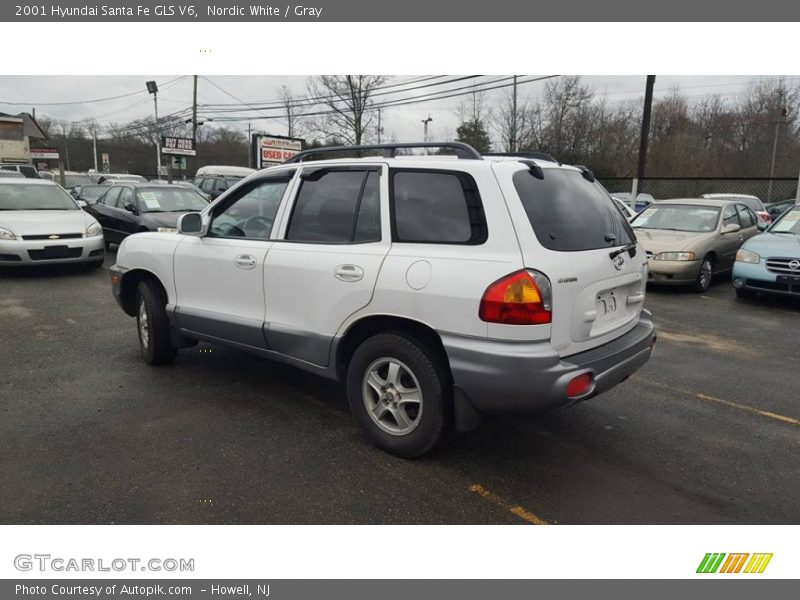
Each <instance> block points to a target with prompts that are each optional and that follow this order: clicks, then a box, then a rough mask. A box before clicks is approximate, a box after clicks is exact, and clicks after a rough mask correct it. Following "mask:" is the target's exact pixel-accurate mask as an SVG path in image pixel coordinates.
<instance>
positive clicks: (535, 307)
mask: <svg viewBox="0 0 800 600" xmlns="http://www.w3.org/2000/svg"><path fill="white" fill-rule="evenodd" d="M550 308H551V306H550V282H549V281H548V280H547V277H545V276H544V275H543V274H542V273H539V272H537V271H525V270H523V271H517V272H516V273H512V274H511V275H507V276H506V277H503V278H502V279H499V280H498V281H495V282H494V283H493V284H492V285H490V286H489V287H488V288H486V291H485V292H484V294H483V298H481V305H480V309H479V311H478V316H480V318H481V320H483V321H486V322H488V323H503V324H506V325H544V324H546V323H550V322H551V319H552V313H551V312H550Z"/></svg>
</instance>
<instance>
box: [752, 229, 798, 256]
mask: <svg viewBox="0 0 800 600" xmlns="http://www.w3.org/2000/svg"><path fill="white" fill-rule="evenodd" d="M743 248H745V249H746V250H750V252H755V253H756V254H759V255H760V256H762V257H764V258H769V257H771V256H774V257H776V258H778V257H780V258H800V235H788V234H780V233H761V234H759V235H757V236H754V237H752V238H750V239H749V240H747V241H746V242H745V243H744V246H743Z"/></svg>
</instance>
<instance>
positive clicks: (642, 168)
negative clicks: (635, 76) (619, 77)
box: [631, 75, 656, 210]
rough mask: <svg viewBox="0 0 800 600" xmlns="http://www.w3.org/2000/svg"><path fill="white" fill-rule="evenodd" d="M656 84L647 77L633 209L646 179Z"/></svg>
mask: <svg viewBox="0 0 800 600" xmlns="http://www.w3.org/2000/svg"><path fill="white" fill-rule="evenodd" d="M655 83H656V76H655V75H648V76H647V86H646V88H645V92H644V110H643V111H642V134H641V137H640V138H639V167H638V169H637V170H636V179H634V180H633V189H632V190H631V208H633V209H634V210H635V209H636V196H637V195H638V194H639V180H641V179H644V176H645V172H646V167H647V143H648V140H649V138H650V112H651V111H652V108H653V86H654V85H655Z"/></svg>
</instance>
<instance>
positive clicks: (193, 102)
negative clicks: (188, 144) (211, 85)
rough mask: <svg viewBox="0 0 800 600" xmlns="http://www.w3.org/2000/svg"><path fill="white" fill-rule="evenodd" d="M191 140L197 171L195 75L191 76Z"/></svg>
mask: <svg viewBox="0 0 800 600" xmlns="http://www.w3.org/2000/svg"><path fill="white" fill-rule="evenodd" d="M192 139H193V140H194V147H195V155H194V159H193V161H194V168H195V171H197V75H194V76H193V83H192ZM187 168H188V165H187Z"/></svg>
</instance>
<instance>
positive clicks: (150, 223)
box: [142, 211, 200, 229]
mask: <svg viewBox="0 0 800 600" xmlns="http://www.w3.org/2000/svg"><path fill="white" fill-rule="evenodd" d="M196 212H200V211H196ZM186 214H189V213H188V212H163V213H162V212H159V213H143V214H142V221H143V222H144V224H145V225H147V227H149V228H150V229H158V228H159V227H177V226H178V219H179V218H180V216H181V215H186Z"/></svg>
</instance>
